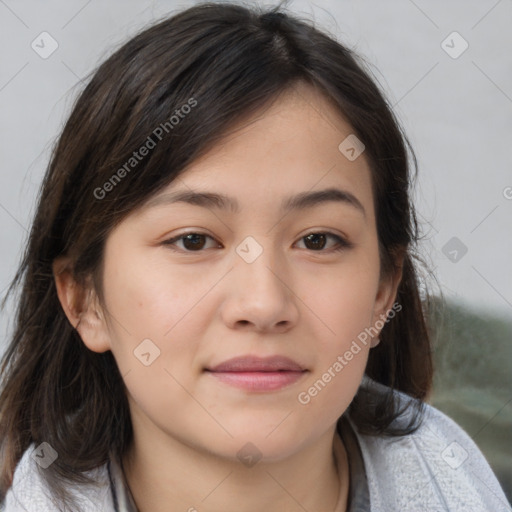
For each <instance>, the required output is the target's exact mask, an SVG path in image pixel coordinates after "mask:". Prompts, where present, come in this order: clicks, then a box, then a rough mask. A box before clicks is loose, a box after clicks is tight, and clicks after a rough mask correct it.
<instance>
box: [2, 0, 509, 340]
mask: <svg viewBox="0 0 512 512" xmlns="http://www.w3.org/2000/svg"><path fill="white" fill-rule="evenodd" d="M194 3H195V2H176V1H162V0H161V1H153V2H151V1H134V0H128V1H126V0H123V1H120V0H116V1H101V2H100V1H99V0H90V1H87V0H81V1H75V0H73V1H45V2H40V1H39V0H31V1H15V0H0V56H1V66H0V108H1V113H2V115H1V118H0V131H1V132H0V133H1V137H0V145H1V146H0V147H1V155H2V160H1V172H0V221H1V223H2V231H1V240H0V258H1V262H2V265H1V267H0V291H1V290H4V289H5V288H6V286H7V285H8V283H9V282H10V280H11V278H12V276H13V273H14V270H15V268H16V265H17V264H18V261H19V258H20V256H21V251H22V248H23V246H24V244H25V242H26V237H27V230H28V229H29V225H30V219H31V216H32V214H33V211H34V206H35V205H34V201H35V197H36V193H37V190H38V187H39V184H40V182H41V180H42V176H43V173H44V170H45V167H46V165H47V163H48V159H49V155H50V149H51V146H52V144H53V142H54V140H55V138H56V137H57V136H58V134H59V130H60V129H61V127H62V125H63V122H64V120H65V118H66V116H67V114H68V113H69V110H70V106H71V104H72V101H73V99H74V98H75V96H76V94H77V93H78V92H79V91H80V89H81V88H82V87H83V83H80V82H81V81H82V79H83V78H84V77H85V76H86V75H87V74H88V73H89V71H91V69H92V68H93V67H94V66H95V65H96V64H97V63H98V62H99V61H101V60H104V59H105V58H106V57H107V56H108V55H110V53H111V52H112V51H113V50H114V49H115V48H117V47H118V46H119V45H120V44H121V43H123V42H124V41H126V40H127V39H128V38H129V37H130V36H131V35H133V34H134V33H135V32H136V31H138V30H139V29H140V28H142V27H143V26H145V25H147V24H149V23H151V21H152V20H154V19H156V18H159V17H161V16H163V15H165V14H169V13H171V12H172V11H174V10H177V9H181V8H184V7H186V6H190V5H193V4H194ZM260 4H263V5H273V3H272V2H265V3H262V2H260ZM289 5H290V8H291V9H292V10H293V11H294V12H296V13H298V14H302V15H303V16H305V17H307V18H312V19H314V20H315V21H316V23H317V24H318V25H319V26H320V27H322V28H324V29H326V30H327V31H328V32H330V33H331V35H334V36H335V37H337V38H339V40H340V41H341V42H344V43H346V44H348V45H349V46H351V47H353V48H355V49H356V51H358V52H359V53H360V54H361V55H362V56H363V57H364V58H365V59H366V61H368V63H369V65H370V67H371V70H372V72H373V73H374V74H375V76H376V78H377V79H378V80H379V82H380V83H381V86H382V87H383V88H384V90H385V92H386V93H387V95H388V97H389V98H390V101H391V103H392V104H393V105H395V111H396V113H397V115H398V117H399V119H400V120H401V122H402V124H403V125H404V127H405V130H406V132H407V133H408V135H409V136H410V139H411V141H412V143H413V146H414V148H415V151H416V153H417V156H418V158H419V164H420V179H419V181H418V186H417V193H416V196H417V205H418V209H419V212H420V215H421V219H422V220H423V227H424V233H425V242H424V243H423V246H422V250H423V255H424V257H425V258H426V260H427V262H428V263H429V264H430V265H431V266H432V268H433V270H434V272H435V274H436V275H437V277H438V280H439V282H440V283H441V286H442V289H443V292H444V294H445V295H446V296H447V297H449V298H455V299H458V300H460V301H461V302H464V303H466V304H467V305H469V306H473V307H474V308H478V309H480V310H486V311H489V312H493V313H495V314H496V313H497V314H499V315H503V316H507V317H509V318H510V316H511V312H512V309H511V308H512V272H511V267H510V264H511V263H510V262H511V261H512V244H511V233H512V230H511V224H512V223H511V219H512V172H511V159H512V158H511V150H510V146H511V137H510V135H511V133H512V82H511V78H512V66H511V59H510V55H512V48H511V47H512V32H511V30H510V27H511V20H512V0H500V1H496V0H488V1H482V0H479V1H472V2H468V1H466V0H464V1H451V2H449V3H448V2H445V1H442V0H435V1H433V0H430V1H428V2H427V1H420V0H415V1H412V0H395V1H387V2H382V1H377V0H373V1H361V0H359V1H357V2H356V1H335V0H317V1H316V2H308V1H300V0H296V1H292V2H291V3H290V4H289ZM43 31H46V32H48V33H50V34H51V36H52V37H53V38H54V39H55V40H56V41H57V42H58V45H59V47H58V49H57V50H56V51H55V52H54V53H53V54H52V55H51V56H50V57H48V58H47V59H42V58H41V57H40V56H39V55H38V54H37V53H36V52H35V51H34V50H33V49H32V48H31V43H32V41H33V40H35V39H36V38H37V37H38V36H39V34H41V32H43ZM453 31H457V32H458V33H459V34H460V35H461V36H462V37H463V38H464V39H465V40H466V41H467V43H468V44H469V47H468V49H467V50H466V51H465V52H464V53H463V54H462V55H460V57H458V58H456V59H454V58H452V57H450V56H449V55H448V54H447V53H446V52H445V51H444V50H443V48H442V46H441V43H442V41H443V40H445V39H446V38H447V36H448V35H449V34H451V33H452V32H453ZM448 44H450V45H451V46H454V47H455V50H457V49H458V48H460V45H459V43H458V42H457V41H456V40H454V42H453V43H452V42H451V39H448ZM458 45H459V46H458ZM74 86H76V87H74ZM507 187H511V188H507ZM507 196H508V198H507ZM454 236H455V237H457V238H458V239H460V240H461V241H462V243H463V244H464V245H465V246H467V248H468V252H467V254H465V255H464V256H463V257H462V258H461V259H460V260H459V261H458V262H456V263H454V262H452V261H450V260H449V258H448V257H447V256H446V255H445V254H444V253H443V250H442V249H443V247H444V245H445V244H446V243H447V242H448V240H450V239H451V238H452V237H454ZM7 311H9V310H7ZM9 317H10V315H9V314H8V312H6V313H4V314H3V315H2V319H1V323H0V327H1V328H2V331H3V332H5V330H6V329H7V328H8V327H10V326H9V325H8V320H9ZM5 337H6V336H5V334H3V335H2V339H1V341H0V349H1V348H2V347H3V345H4V343H5Z"/></svg>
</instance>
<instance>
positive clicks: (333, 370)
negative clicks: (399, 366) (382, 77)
mask: <svg viewBox="0 0 512 512" xmlns="http://www.w3.org/2000/svg"><path fill="white" fill-rule="evenodd" d="M401 310H402V305H401V304H399V303H398V302H395V303H394V304H393V306H392V307H391V309H390V310H388V312H387V315H385V314H384V313H383V314H381V315H380V316H379V319H378V320H377V321H376V322H375V324H374V325H373V326H372V327H366V328H365V329H364V330H363V331H361V332H360V333H359V334H358V335H357V339H355V340H353V341H352V344H351V345H350V348H349V349H348V350H346V351H345V353H344V354H343V355H339V356H338V357H337V358H336V361H334V363H333V364H332V365H331V366H329V368H327V371H326V372H324V373H323V374H322V376H321V377H320V378H319V379H318V380H316V381H315V383H314V384H313V385H312V386H310V387H309V388H308V389H307V390H306V391H301V392H300V393H299V394H298V395H297V400H298V401H299V403H300V404H302V405H307V404H309V403H310V402H311V399H312V398H314V397H315V396H317V395H318V393H320V391H322V390H323V389H324V388H325V386H327V384H328V383H329V382H331V380H332V379H333V378H334V377H336V375H338V374H339V373H340V372H341V371H342V370H343V369H344V368H345V367H346V366H347V365H348V364H349V362H350V361H352V359H353V358H354V356H355V355H357V354H359V352H361V345H360V344H359V343H362V344H363V345H364V346H366V345H367V344H368V342H369V341H371V339H372V337H376V336H378V335H379V333H380V331H381V330H382V328H383V327H384V324H386V323H388V322H389V321H390V320H391V319H392V318H394V317H395V316H396V314H397V313H399V312H400V311H401ZM358 341H359V343H358Z"/></svg>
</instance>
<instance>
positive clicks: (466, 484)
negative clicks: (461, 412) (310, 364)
mask: <svg viewBox="0 0 512 512" xmlns="http://www.w3.org/2000/svg"><path fill="white" fill-rule="evenodd" d="M365 381H366V382H368V379H367V378H366V379H365ZM371 383H372V384H373V385H375V384H376V386H375V387H376V388H377V389H379V390H380V392H381V393H385V392H387V391H389V388H388V387H386V386H382V385H381V384H377V383H375V381H371ZM395 398H396V400H399V401H400V403H401V404H404V405H407V404H408V403H411V402H412V401H413V399H412V398H411V397H409V396H408V395H406V394H404V393H400V392H397V393H396V397H395ZM412 413H413V409H406V410H405V412H404V413H403V414H402V415H401V416H400V417H399V418H397V420H395V422H396V423H397V424H399V425H402V426H405V425H407V424H408V422H409V420H410V418H411V414H412ZM352 427H353V429H354V431H355V433H356V436H357V439H358V441H359V445H360V448H361V452H362V455H363V460H364V464H365V470H366V474H367V478H368V487H369V492H370V500H371V505H372V508H371V510H372V511H385V510H396V511H402V510H403V511H408V512H409V511H424V510H425V511H426V510H428V511H429V512H435V511H446V510H448V511H451V510H457V511H458V510H471V511H475V512H476V511H482V512H483V511H489V512H491V511H492V512H497V511H502V510H503V511H511V510H512V509H511V507H510V505H508V501H507V498H506V497H505V494H504V493H503V490H502V489H501V487H500V484H499V483H498V481H497V479H496V477H495V475H494V473H493V471H492V469H491V468H490V466H489V464H488V463H487V461H486V459H485V457H484V455H483V454H482V452H481V451H480V450H479V448H478V447H477V445H476V444H475V442H474V441H473V440H472V439H471V438H470V437H469V435H468V434H467V433H466V432H465V431H464V430H463V429H462V428H461V427H460V426H459V425H458V424H457V423H455V422H454V421H453V420H452V419H451V418H449V417H448V416H446V415H445V414H444V413H442V412H441V411H439V410H438V409H436V408H435V407H433V406H431V405H429V404H426V403H425V404H424V414H423V420H422V422H421V424H420V427H419V428H418V429H417V430H416V431H415V432H414V433H412V434H409V435H406V436H399V437H390V436H370V435H363V434H361V433H359V432H358V431H357V428H356V427H355V425H353V424H352Z"/></svg>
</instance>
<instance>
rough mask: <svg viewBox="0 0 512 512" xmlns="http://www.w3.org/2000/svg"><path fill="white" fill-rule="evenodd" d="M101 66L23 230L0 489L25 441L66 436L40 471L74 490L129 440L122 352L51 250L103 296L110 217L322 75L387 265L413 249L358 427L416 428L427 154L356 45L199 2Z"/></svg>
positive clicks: (422, 380) (58, 486)
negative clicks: (420, 221)
mask: <svg viewBox="0 0 512 512" xmlns="http://www.w3.org/2000/svg"><path fill="white" fill-rule="evenodd" d="M91 74H92V78H90V79H89V80H88V85H87V86H86V87H85V89H84V90H83V91H82V92H81V94H80V95H79V97H78V99H77V100H76V102H75V104H74V106H73V109H72V112H71V114H70V116H69V119H68V120H67V122H66V124H65V126H64V129H63V131H62V134H61V135H60V138H59V139H58V141H57V142H56V144H55V147H54V150H53V153H52V156H51V160H50V163H49V166H48V169H47V172H46V175H45V177H44V180H43V183H42V186H41V190H40V194H39V200H38V205H37V210H36V212H35V217H34V220H33V224H32V228H31V231H30V235H29V240H28V244H27V247H26V249H25V252H24V256H23V259H22V262H21V264H20V266H19V269H18V271H17V273H16V275H15V277H14V279H13V281H12V283H11V286H10V288H9V290H8V292H7V295H6V297H5V298H4V301H3V306H2V307H5V301H6V299H7V297H8V296H9V295H10V294H11V293H12V291H13V290H14V289H15V288H16V287H17V286H18V285H19V284H20V283H22V288H21V293H20V297H19V301H18V302H17V305H16V307H17V310H16V319H15V326H14V333H13V337H12V340H11V341H10V344H9V346H8V348H7V351H6V353H5V355H4V357H3V363H2V368H1V372H2V390H1V394H0V419H1V426H0V453H1V455H2V460H1V466H0V498H1V499H3V497H4V495H5V493H6V491H7V489H8V488H9V486H10V485H11V483H12V476H13V472H14V469H15V467H16V464H17V462H18V461H19V459H20V457H21V456H22V454H23V453H24V451H25V450H26V449H27V448H28V447H29V445H30V444H31V443H35V444H36V445H38V444H39V443H41V442H43V441H46V442H48V443H49V444H50V445H51V446H52V447H53V448H54V449H55V450H56V451H57V453H58V459H57V460H56V461H55V462H54V463H53V464H52V465H51V466H50V467H49V468H48V469H47V470H45V471H44V472H43V474H44V477H45V478H46V479H47V481H48V483H49V484H51V488H52V489H53V490H54V493H55V495H56V496H59V498H60V499H61V500H62V503H63V504H64V503H67V501H66V500H67V495H66V492H65V489H64V485H63V482H66V481H67V482H68V483H70V482H74V483H76V484H78V483H81V482H84V483H87V482H88V480H87V478H85V476H84V475H83V474H82V473H83V472H85V471H87V470H91V469H93V468H97V467H99V466H101V465H103V464H104V463H106V462H107V460H108V458H109V456H111V454H112V456H114V457H116V458H117V459H118V460H121V457H122V455H123V454H124V453H125V451H126V449H127V447H128V446H129V445H130V443H131V440H132V426H131V419H130V414H129V408H128V402H127V398H126V389H125V386H124V383H123V379H122V377H121V375H120V373H119V370H118V367H117V365H116V362H115V360H114V357H113V355H112V353H111V352H110V351H108V352H106V353H95V352H92V351H90V350H89V349H88V348H87V347H86V346H85V345H84V343H83V342H82V340H81V338H80V336H79V335H78V333H77V332H76V331H75V330H74V329H73V327H72V325H71V324H70V323H69V321H68V319H67V317H66V315H65V314H64V311H63V309H62V307H61V304H60V302H59V299H58V296H57V292H56V286H55V281H54V275H53V273H52V263H53V262H54V260H55V258H57V257H58V256H61V255H67V256H70V257H71V261H72V268H71V269H70V270H71V271H72V274H73V276H74V278H75V279H76V281H77V282H78V283H81V284H84V285H85V284H86V283H87V282H88V281H87V280H88V279H89V278H93V283H94V286H95V288H96V291H97V293H98V296H99V297H100V300H101V298H102V289H101V265H102V258H103V249H104V245H105V241H106V239H107V237H108V235H109V232H110V231H111V230H112V228H113V227H114V226H115V225H116V224H118V223H119V222H121V221H122V220H123V218H124V217H125V216H126V215H127V214H129V213H130V212H132V211H133V210H134V209H136V208H137V207H139V206H141V205H142V204H143V203H144V202H145V201H147V199H148V198H149V197H150V196H152V195H153V194H155V193H156V192H158V191H159V190H160V189H162V188H163V187H165V186H167V185H169V183H171V182H172V181H173V180H174V179H175V178H176V177H177V176H178V174H179V173H180V171H181V170H182V169H184V167H185V166H187V165H188V164H190V163H191V162H193V161H194V160H195V159H197V158H198V157H199V156H201V155H203V154H204V153H205V152H207V151H208V149H210V148H211V147H212V146H214V145H215V143H216V142H217V141H219V140H221V138H222V136H223V135H224V134H225V133H226V131H227V130H229V128H230V127H231V126H233V125H234V123H236V122H238V121H240V120H242V119H244V118H246V117H247V116H249V115H251V114H255V113H257V112H261V110H262V109H263V108H265V107H266V106H268V105H270V104H271V102H272V101H274V100H276V99H277V98H278V97H279V95H280V94H281V93H283V92H285V91H286V90H288V89H289V88H290V87H293V85H294V84H296V83H297V82H298V81H303V82H306V83H308V84H310V85H312V86H314V87H316V88H317V89H318V90H320V91H321V92H322V93H323V94H324V95H325V97H326V98H328V99H329V100H330V101H331V102H332V104H333V106H334V108H337V109H338V111H339V114H340V115H342V116H343V117H344V118H345V119H346V120H347V121H348V122H349V123H350V124H351V126H352V128H353V131H354V133H355V134H356V135H357V137H358V138H359V139H360V140H361V141H362V142H363V143H364V145H365V147H366V149H365V156H366V158H367V159H368V162H369V164H370V167H371V171H372V185H373V192H374V201H375V211H376V220H377V230H378V239H379V248H380V258H381V269H382V272H383V273H388V272H392V271H393V270H394V269H396V266H397V254H398V253H399V252H400V251H402V252H405V257H404V260H403V266H402V270H403V277H402V281H401V283H400V285H399V288H398V292H397V297H396V300H397V301H398V303H399V304H400V305H401V306H402V310H401V311H400V313H398V314H397V315H396V317H395V318H393V320H392V321H390V322H389V323H387V324H386V325H385V326H384V328H383V329H382V332H381V336H380V338H381V343H380V345H379V346H378V347H376V348H374V349H372V350H371V351H370V356H369V361H368V364H367V368H366V374H367V375H368V376H369V377H371V378H372V379H374V380H375V381H377V382H379V383H382V384H384V385H387V386H389V387H390V388H391V391H390V393H389V394H388V395H387V396H386V397H385V398H384V399H383V400H381V401H376V399H375V396H376V395H375V394H373V393H372V392H371V390H370V391H367V392H363V391H362V390H361V391H360V392H359V393H358V394H357V395H356V397H355V398H354V400H353V402H352V403H351V405H350V407H349V412H350V415H351V417H352V418H353V420H354V422H355V424H356V425H357V428H358V429H359V430H360V431H361V432H362V433H369V434H389V435H405V434H407V433H410V432H412V431H413V430H414V429H416V428H417V426H418V425H419V423H418V421H419V419H420V418H421V414H420V413H421V409H422V406H423V404H424V400H425V399H426V397H427V396H428V393H429V392H430V388H431V382H432V360H431V349H430V340H429V335H428V332H427V328H426V321H425V310H424V306H423V303H422V300H421V297H420V291H419V279H418V275H419V274H418V270H417V268H416V263H415V261H414V260H415V259H417V257H416V256H415V253H414V250H415V244H416V242H417V241H418V238H419V235H418V225H417V221H416V216H415V213H414V209H413V206H412V204H411V202H410V196H409V194H410V185H411V181H412V176H411V165H410V163H411V162H413V163H414V169H415V170H416V168H417V165H416V159H415V156H414V152H413V151H412V149H411V147H410V144H409V142H408V140H407V138H406V136H405V135H404V133H403V131H402V129H401V127H400V125H399V123H398V122H397V120H396V118H395V116H394V114H393V112H392V109H391V107H390V106H389V104H388V102H387V101H386V99H385V98H384V96H383V94H382V93H381V92H380V90H379V88H378V86H377V85H376V81H375V80H374V79H372V78H371V76H370V75H371V73H370V72H369V71H367V70H365V67H364V63H363V62H362V61H361V60H360V58H359V57H357V56H356V55H355V54H354V53H353V51H352V50H350V49H349V48H347V47H345V46H343V45H342V44H340V43H339V42H337V41H336V40H334V38H333V37H332V36H329V35H327V34H326V33H324V32H322V31H321V30H319V29H317V28H316V27H315V26H314V24H313V23H312V22H309V21H307V20H301V19H300V18H298V17H297V16H292V15H291V14H289V13H286V12H285V11H284V10H283V5H282V4H280V5H278V6H275V7H273V8H267V9H265V10H264V9H262V8H260V7H254V6H253V7H247V6H244V5H235V4H233V3H226V4H223V3H203V4H198V5H195V6H194V7H191V8H189V9H186V10H183V11H181V12H179V13H177V14H175V15H174V16H172V17H169V18H167V19H164V20H163V21H159V22H158V23H156V24H154V25H152V26H151V27H149V28H147V29H145V30H143V31H142V32H140V33H139V34H138V35H137V36H136V37H134V38H132V39H131V40H129V41H128V42H127V43H126V44H124V45H123V46H122V47H121V48H120V49H118V50H117V51H116V52H115V53H114V54H113V55H112V56H111V57H110V58H108V59H107V60H106V61H105V62H104V63H102V64H101V65H100V66H99V67H98V68H97V69H96V70H94V72H93V73H91ZM191 99H193V100H194V101H195V102H196V103H195V106H194V107H193V108H191V109H189V110H190V111H189V113H188V114H187V115H186V116H185V115H184V116H180V120H179V124H177V125H176V126H174V127H173V128H172V129H171V128H170V127H169V126H167V128H168V129H167V131H166V133H165V136H163V137H162V140H161V141H159V142H158V143H157V144H156V146H155V147H154V149H152V150H151V152H150V154H149V155H148V156H146V157H145V158H144V159H143V160H141V161H140V162H138V163H137V166H136V168H134V169H133V170H131V171H130V172H128V171H127V172H126V173H121V174H123V176H122V178H123V179H119V180H116V181H114V182H113V181H112V177H113V176H114V174H116V173H117V175H118V177H119V172H118V170H119V169H120V168H122V166H123V165H124V164H125V163H126V162H127V161H128V160H129V159H130V157H132V154H133V151H134V150H136V149H138V148H139V147H141V145H142V144H143V143H144V142H145V141H147V140H148V137H149V136H151V135H152V134H154V131H155V129H156V127H158V126H161V124H164V123H165V122H166V121H168V120H169V119H170V117H171V116H172V115H173V113H175V112H176V110H177V109H180V108H181V107H182V106H183V105H187V104H188V105H191V104H192V102H191V101H190V100H191ZM153 139H155V140H156V138H155V136H153ZM340 142H341V141H340ZM124 174H126V176H125V175H124ZM109 180H110V181H109ZM107 182H109V183H111V186H108V185H107V186H106V187H105V186H104V184H105V183H107ZM102 187H103V188H102ZM98 189H102V190H104V191H105V190H106V189H108V193H105V194H103V192H101V194H100V193H99V192H98ZM418 261H419V260H418ZM394 390H399V391H402V392H404V393H406V394H407V395H410V396H411V397H413V398H414V400H413V401H412V402H411V403H412V404H413V405H414V406H415V407H416V413H415V415H414V416H413V420H414V422H411V423H409V424H408V425H407V426H405V427H404V426H403V425H402V426H399V427H398V428H397V427H396V425H395V426H393V425H392V422H393V420H395V419H396V418H397V417H398V416H399V414H400V413H401V412H402V411H401V410H399V408H398V407H397V405H396V404H395V402H394V401H393V396H395V393H394ZM364 393H366V394H364ZM372 400H373V401H372ZM371 404H373V405H374V406H375V407H373V406H370V405H371Z"/></svg>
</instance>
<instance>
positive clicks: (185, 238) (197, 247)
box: [164, 232, 218, 252]
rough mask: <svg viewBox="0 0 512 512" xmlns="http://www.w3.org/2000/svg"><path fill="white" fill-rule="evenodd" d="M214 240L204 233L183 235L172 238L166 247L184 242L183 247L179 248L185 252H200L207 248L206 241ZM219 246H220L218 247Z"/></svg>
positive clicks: (166, 242) (167, 241)
mask: <svg viewBox="0 0 512 512" xmlns="http://www.w3.org/2000/svg"><path fill="white" fill-rule="evenodd" d="M208 238H209V239H210V240H213V238H212V237H211V236H209V235H206V234H204V233H194V232H190V233H184V234H182V235H179V236H176V237H174V238H171V239H170V240H166V241H165V242H164V244H165V245H169V246H175V245H176V243H177V242H182V243H183V247H178V249H181V250H182V251H184V252H199V251H201V250H202V249H204V248H205V245H206V239H208ZM217 246H218V245H217Z"/></svg>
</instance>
